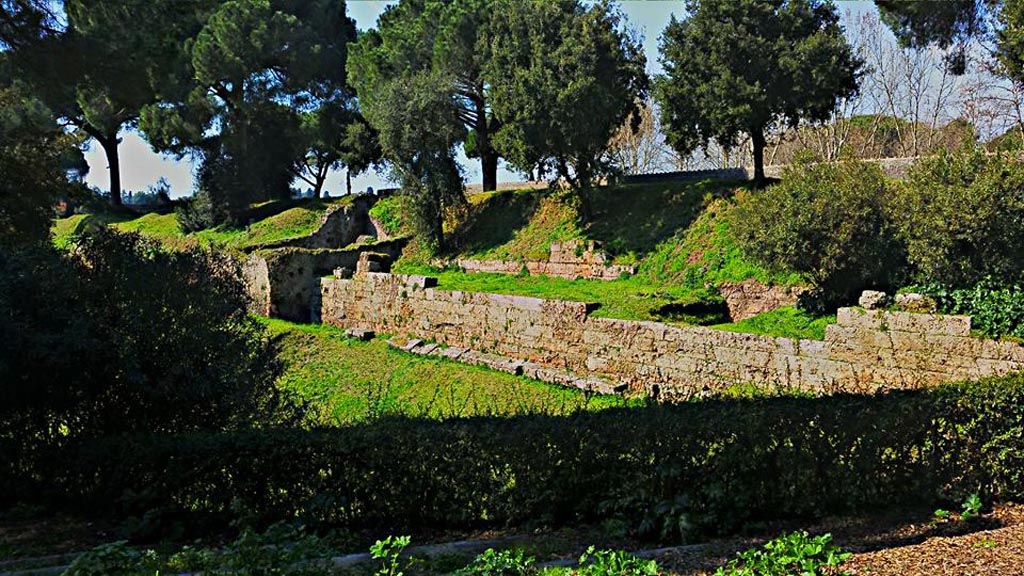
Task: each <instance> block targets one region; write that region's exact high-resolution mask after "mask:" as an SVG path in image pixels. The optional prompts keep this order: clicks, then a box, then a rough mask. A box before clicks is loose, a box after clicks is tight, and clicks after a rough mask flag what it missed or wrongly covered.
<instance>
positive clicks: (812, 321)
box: [713, 307, 836, 340]
mask: <svg viewBox="0 0 1024 576" xmlns="http://www.w3.org/2000/svg"><path fill="white" fill-rule="evenodd" d="M835 322H836V317H835V315H834V314H833V315H831V316H812V315H810V314H808V313H807V312H804V311H802V310H798V309H796V308H793V307H787V308H779V309H778V310H772V311H771V312H765V313H764V314H759V315H757V316H754V317H753V318H748V319H746V320H741V321H739V322H733V323H731V324H719V325H717V326H713V328H717V329H719V330H727V331H729V332H745V333H748V334H764V335H766V336H784V337H786V338H796V339H805V340H824V339H825V327H826V326H828V325H829V324H835Z"/></svg>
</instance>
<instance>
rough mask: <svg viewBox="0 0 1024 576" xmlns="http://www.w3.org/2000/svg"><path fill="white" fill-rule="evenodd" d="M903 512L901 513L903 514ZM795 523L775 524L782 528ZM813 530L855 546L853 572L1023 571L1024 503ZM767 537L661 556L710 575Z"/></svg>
mask: <svg viewBox="0 0 1024 576" xmlns="http://www.w3.org/2000/svg"><path fill="white" fill-rule="evenodd" d="M899 518H902V520H900V519H899ZM793 529H796V528H794V526H785V527H784V526H778V527H773V528H772V529H771V530H768V531H767V532H766V533H772V534H778V533H782V532H786V531H790V530H793ZM800 529H804V530H807V531H808V532H809V533H811V534H824V533H831V534H832V535H833V536H834V538H835V542H836V544H838V545H839V546H841V547H843V548H845V549H847V550H850V551H851V552H854V555H853V557H852V558H851V559H850V560H849V561H848V562H846V563H845V564H844V565H843V566H842V570H843V571H844V572H847V573H849V574H850V575H851V576H868V575H870V576H925V575H928V576H933V575H943V576H981V575H992V576H1011V575H1012V576H1021V575H1022V574H1024V506H1018V505H1009V506H1001V507H998V508H996V509H995V510H994V511H993V512H992V513H991V514H987V515H985V516H984V517H982V518H980V519H978V520H975V521H971V522H962V521H948V522H936V521H935V520H934V519H933V518H932V517H931V516H930V515H927V514H917V515H911V516H895V517H891V518H874V519H833V520H828V521H824V522H821V523H819V524H816V525H813V526H803V527H801V528H800ZM764 541H765V538H763V537H762V538H757V539H744V540H723V541H718V542H713V543H711V544H709V545H706V546H700V547H696V548H694V549H685V548H684V549H681V550H679V551H672V552H668V553H666V554H664V555H662V556H659V557H658V563H659V565H660V566H662V567H663V568H664V569H665V570H666V573H667V574H671V575H677V576H709V575H711V574H714V572H715V570H716V569H717V568H718V567H719V566H722V565H723V564H724V563H726V562H728V561H729V560H730V559H732V558H734V557H735V555H736V554H737V553H738V552H741V551H743V550H746V549H747V548H751V547H755V546H759V545H760V544H762V543H763V542H764Z"/></svg>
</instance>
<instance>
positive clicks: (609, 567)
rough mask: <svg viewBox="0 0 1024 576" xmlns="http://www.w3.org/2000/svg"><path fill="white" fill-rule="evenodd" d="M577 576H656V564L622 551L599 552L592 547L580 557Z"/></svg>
mask: <svg viewBox="0 0 1024 576" xmlns="http://www.w3.org/2000/svg"><path fill="white" fill-rule="evenodd" d="M577 574H579V576H657V574H658V563H657V562H655V561H654V560H644V559H642V558H637V557H636V556H633V555H632V554H630V553H628V552H624V551H622V550H617V551H613V550H600V551H597V550H595V549H594V547H593V546H591V547H590V548H587V551H586V552H584V553H583V555H582V556H580V568H579V570H578V571H577Z"/></svg>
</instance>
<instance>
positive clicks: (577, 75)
mask: <svg viewBox="0 0 1024 576" xmlns="http://www.w3.org/2000/svg"><path fill="white" fill-rule="evenodd" d="M497 7H498V9H496V10H495V17H494V21H493V26H494V30H496V31H500V34H496V35H495V37H494V38H493V40H491V42H490V43H489V49H490V58H489V59H488V60H487V63H486V66H485V76H486V77H487V78H488V80H489V82H490V84H491V90H490V97H491V103H492V108H493V110H494V114H495V116H496V117H497V118H498V119H499V121H500V127H499V128H498V130H497V131H496V133H495V136H494V141H495V145H496V146H497V148H498V149H499V150H501V151H502V155H503V156H504V157H505V158H507V159H508V161H509V162H510V164H512V165H513V166H514V167H516V168H518V169H519V170H521V171H523V172H529V173H532V172H533V170H534V168H537V169H538V171H539V172H540V173H541V174H544V173H552V174H554V175H557V176H558V177H561V178H563V179H564V180H565V181H566V182H568V183H569V184H570V186H572V187H573V188H576V189H579V188H587V187H590V186H591V185H592V184H594V183H595V182H596V180H597V179H598V178H599V177H600V176H603V175H606V174H607V173H608V171H609V166H608V159H607V158H606V152H607V149H608V142H609V141H610V139H611V137H612V135H613V134H614V133H615V131H616V129H618V128H619V126H621V125H622V123H623V122H624V121H625V120H626V118H627V117H628V116H629V114H630V112H633V111H639V106H638V104H637V102H638V101H641V100H643V98H644V97H645V96H646V93H647V84H648V80H647V75H646V73H645V72H644V67H645V65H646V60H645V57H644V55H643V50H642V48H641V46H640V42H639V41H638V40H637V39H636V38H634V37H632V36H630V34H629V33H628V32H626V31H625V30H624V29H623V25H622V16H621V15H620V14H619V13H617V12H616V11H615V10H613V9H612V6H611V4H609V3H607V2H603V3H602V2H598V3H595V4H592V5H589V6H587V5H585V4H583V3H582V2H579V1H578V0H560V1H557V2H546V1H537V0H533V1H527V2H522V1H507V2H499V3H497ZM552 70H558V71H559V72H558V73H557V74H552V73H551V71H552Z"/></svg>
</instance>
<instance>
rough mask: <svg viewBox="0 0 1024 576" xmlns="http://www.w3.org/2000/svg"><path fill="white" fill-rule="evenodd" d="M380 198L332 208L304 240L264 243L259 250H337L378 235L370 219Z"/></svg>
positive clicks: (358, 198)
mask: <svg viewBox="0 0 1024 576" xmlns="http://www.w3.org/2000/svg"><path fill="white" fill-rule="evenodd" d="M376 202H377V197H375V196H370V195H359V196H356V197H354V198H352V200H351V201H349V202H348V203H345V204H337V205H333V206H330V207H329V208H328V209H327V211H326V212H325V213H324V215H323V217H322V218H321V220H320V226H319V227H317V229H316V230H314V231H313V232H312V233H311V234H309V235H308V236H304V237H302V238H289V239H287V240H281V241H279V242H272V243H267V244H262V245H260V246H257V247H256V248H257V249H259V250H272V249H276V248H306V249H309V250H316V249H334V248H343V247H345V246H348V245H350V244H353V243H354V242H355V241H356V240H357V239H358V238H359V237H360V236H373V237H374V238H376V237H378V236H377V228H376V227H375V226H374V224H373V222H371V220H370V208H372V207H373V205H374V204H375V203H376Z"/></svg>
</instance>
